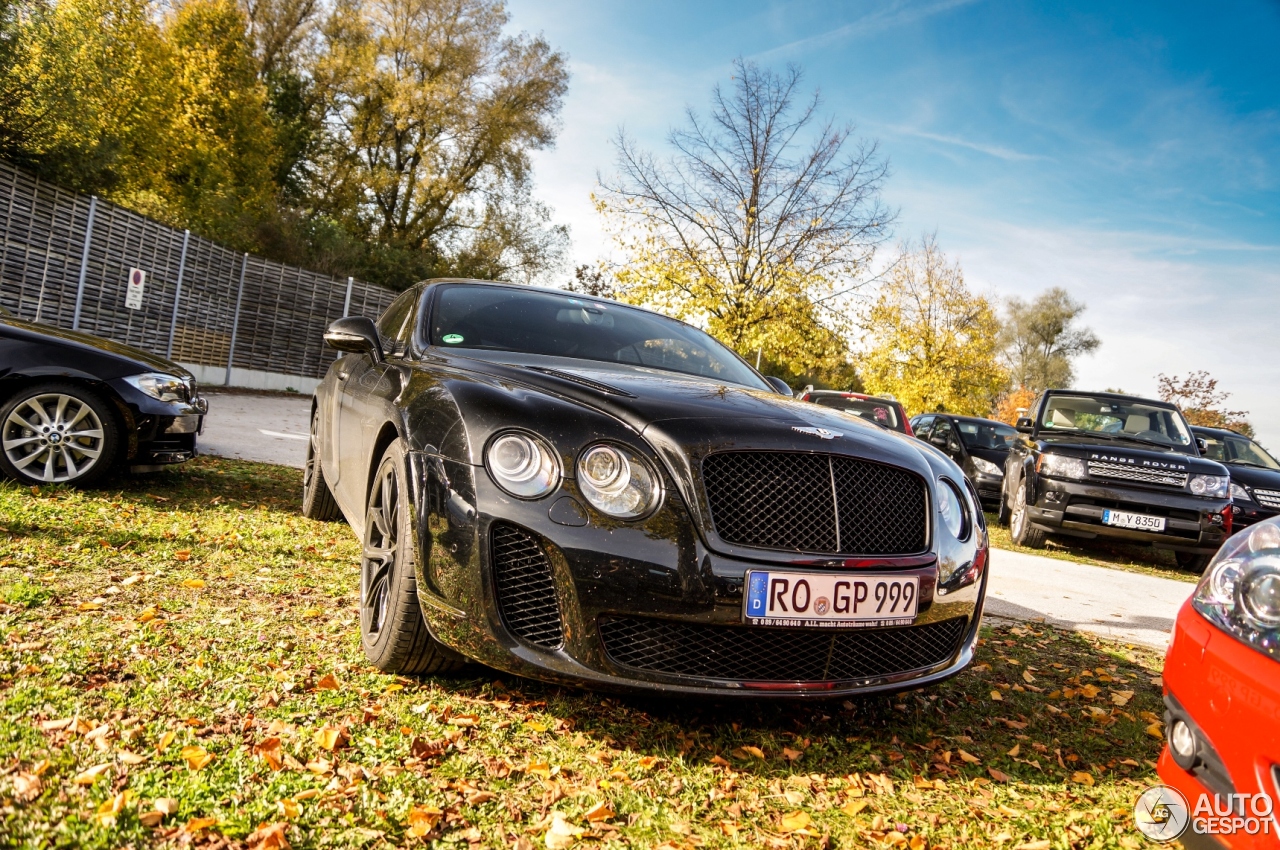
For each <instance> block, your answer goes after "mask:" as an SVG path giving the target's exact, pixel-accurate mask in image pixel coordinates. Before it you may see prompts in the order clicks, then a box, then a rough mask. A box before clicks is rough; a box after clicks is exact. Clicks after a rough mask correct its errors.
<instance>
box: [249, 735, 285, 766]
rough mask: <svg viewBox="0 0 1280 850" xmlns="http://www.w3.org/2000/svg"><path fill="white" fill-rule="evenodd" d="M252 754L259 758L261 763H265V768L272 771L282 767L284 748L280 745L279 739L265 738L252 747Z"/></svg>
mask: <svg viewBox="0 0 1280 850" xmlns="http://www.w3.org/2000/svg"><path fill="white" fill-rule="evenodd" d="M253 752H254V754H256V755H258V756H261V757H262V759H263V761H265V762H266V763H267V767H269V768H271V769H272V770H280V769H281V768H282V767H284V763H283V761H282V759H283V758H284V747H283V746H282V745H281V743H280V739H279V738H267V739H266V740H265V741H262V742H261V743H259V744H256V745H254V748H253Z"/></svg>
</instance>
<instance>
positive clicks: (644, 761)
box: [637, 756, 658, 770]
mask: <svg viewBox="0 0 1280 850" xmlns="http://www.w3.org/2000/svg"><path fill="white" fill-rule="evenodd" d="M657 763H658V759H657V757H656V756H641V757H640V761H638V762H637V764H639V765H640V766H641V767H643V768H644V769H646V770H648V769H649V768H651V767H653V766H654V765H655V764H657Z"/></svg>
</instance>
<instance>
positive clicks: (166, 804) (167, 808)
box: [151, 797, 178, 815]
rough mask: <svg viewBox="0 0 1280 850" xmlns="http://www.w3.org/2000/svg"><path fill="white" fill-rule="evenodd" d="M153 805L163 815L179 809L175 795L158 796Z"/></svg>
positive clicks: (173, 812)
mask: <svg viewBox="0 0 1280 850" xmlns="http://www.w3.org/2000/svg"><path fill="white" fill-rule="evenodd" d="M151 805H153V806H155V809H156V811H157V812H159V813H160V814H162V815H172V814H176V813H177V811H178V801H177V800H176V799H175V798H173V797H158V798H156V801H155V802H154V803H152V804H151Z"/></svg>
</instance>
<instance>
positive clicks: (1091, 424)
mask: <svg viewBox="0 0 1280 850" xmlns="http://www.w3.org/2000/svg"><path fill="white" fill-rule="evenodd" d="M1040 427H1041V428H1042V429H1043V430H1045V431H1083V432H1085V433H1089V434H1096V435H1098V436H1101V437H1107V436H1110V437H1113V438H1116V439H1127V440H1135V441H1137V442H1143V443H1152V444H1153V445H1157V446H1168V447H1170V448H1186V447H1189V446H1190V445H1191V434H1190V432H1189V431H1188V430H1187V426H1186V423H1185V422H1184V421H1183V419H1182V414H1181V413H1180V412H1179V411H1178V409H1177V408H1174V407H1163V406H1157V405H1154V404H1145V403H1143V402H1140V401H1128V400H1126V399H1110V398H1093V397H1090V396H1073V395H1051V396H1049V401H1048V403H1047V404H1046V405H1045V407H1044V413H1043V414H1042V416H1041V419H1040Z"/></svg>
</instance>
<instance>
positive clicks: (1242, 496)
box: [1231, 484, 1253, 502]
mask: <svg viewBox="0 0 1280 850" xmlns="http://www.w3.org/2000/svg"><path fill="white" fill-rule="evenodd" d="M1231 498H1233V499H1235V500H1236V501H1237V502H1252V501H1253V497H1252V496H1250V495H1249V491H1248V490H1246V489H1244V488H1243V487H1241V486H1240V485H1239V484H1232V485H1231Z"/></svg>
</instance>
